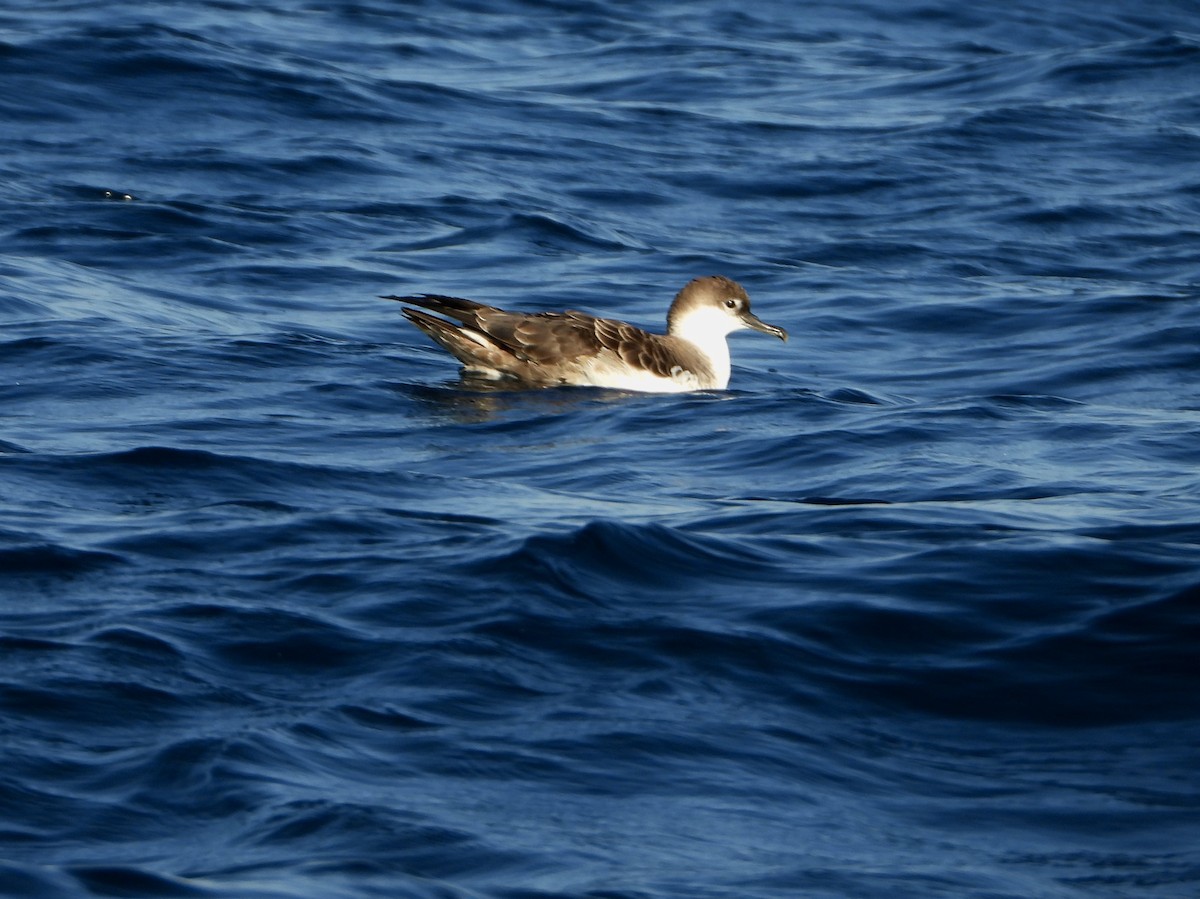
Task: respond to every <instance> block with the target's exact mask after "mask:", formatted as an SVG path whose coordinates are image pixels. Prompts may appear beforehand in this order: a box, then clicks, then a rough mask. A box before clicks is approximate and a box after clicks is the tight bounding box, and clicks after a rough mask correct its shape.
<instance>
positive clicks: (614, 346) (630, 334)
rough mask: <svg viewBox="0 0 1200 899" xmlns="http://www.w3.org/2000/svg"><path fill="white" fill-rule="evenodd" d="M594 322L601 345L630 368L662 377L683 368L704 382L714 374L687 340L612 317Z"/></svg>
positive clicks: (668, 376)
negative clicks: (646, 329)
mask: <svg viewBox="0 0 1200 899" xmlns="http://www.w3.org/2000/svg"><path fill="white" fill-rule="evenodd" d="M592 321H593V322H594V323H595V331H596V338H597V339H598V340H599V341H600V344H601V345H602V346H603V347H604V348H605V349H607V350H611V351H612V352H613V353H615V354H616V355H617V356H618V357H619V358H620V359H621V360H622V361H623V362H626V363H628V364H629V365H632V366H635V367H637V368H644V369H645V370H646V371H649V372H653V373H654V374H656V375H658V376H659V377H662V378H670V377H672V376H674V375H675V374H676V373H677V372H678V370H679V369H680V368H682V369H684V370H685V371H690V372H691V373H692V374H694V375H696V376H697V377H699V378H701V379H704V378H707V377H711V375H712V371H711V369H710V367H709V365H708V363H707V361H706V360H705V359H704V357H703V356H702V355H701V354H700V353H699V352H698V351H697V350H696V349H695V348H694V347H693V346H692V345H691V344H690V343H688V342H686V341H683V340H679V339H678V338H676V337H669V336H666V337H664V336H663V335H661V334H650V333H648V332H646V331H643V330H642V329H641V328H635V327H634V326H633V325H629V324H626V323H625V322H619V321H614V320H612V319H608V318H597V319H593V320H592Z"/></svg>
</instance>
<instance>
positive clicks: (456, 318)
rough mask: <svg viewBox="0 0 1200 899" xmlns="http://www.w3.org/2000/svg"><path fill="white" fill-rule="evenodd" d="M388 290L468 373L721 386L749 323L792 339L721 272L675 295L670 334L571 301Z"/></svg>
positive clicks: (655, 389) (615, 384)
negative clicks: (507, 305) (544, 308)
mask: <svg viewBox="0 0 1200 899" xmlns="http://www.w3.org/2000/svg"><path fill="white" fill-rule="evenodd" d="M383 299H385V300H396V301H398V302H401V303H406V304H409V305H408V306H405V308H404V309H403V310H402V311H403V313H404V315H405V316H407V317H408V319H409V321H411V322H412V323H413V324H414V325H416V326H417V327H418V328H420V329H421V330H422V331H424V332H425V333H426V334H428V335H429V336H430V337H432V338H433V339H434V340H435V341H436V342H437V343H439V344H441V345H442V346H443V347H444V348H445V349H447V350H449V351H450V352H451V353H452V354H453V355H454V356H456V357H457V358H458V360H459V361H460V362H462V364H463V368H464V369H466V370H467V371H468V372H472V373H475V374H479V375H483V376H484V377H488V378H496V379H499V378H505V377H508V378H516V379H517V380H519V381H523V382H525V383H528V384H530V385H536V386H550V385H556V384H575V385H582V386H592V387H612V388H617V389H619V390H640V391H646V392H651V393H676V392H680V391H685V390H723V389H724V388H725V387H726V386H727V385H728V384H729V368H730V365H729V344H728V343H727V342H726V340H725V338H726V336H727V335H729V334H730V333H732V332H734V331H740V330H742V329H744V328H750V329H752V330H755V331H762V332H763V333H764V334H772V335H774V336H775V337H778V338H779V339H780V340H787V331H785V330H784V329H783V328H780V327H777V326H776V325H768V324H767V323H766V322H764V321H762V320H761V319H759V318H758V316H756V315H754V313H752V312H751V311H750V297H748V296H747V295H746V291H745V289H744V288H743V287H742V286H741V285H740V284H738V283H737V282H736V281H731V280H730V279H729V278H726V277H723V276H721V275H712V276H709V277H706V278H696V279H695V280H694V281H690V282H688V284H687V285H685V286H684V288H683V289H682V290H681V291H679V293H678V294H676V296H675V300H674V302H672V303H671V308H670V310H669V311H668V312H667V333H666V334H651V333H650V332H649V331H643V330H642V329H641V328H637V327H634V326H633V325H630V324H627V323H626V322H622V321H615V320H614V319H611V318H595V317H593V316H591V315H586V314H584V313H582V312H575V311H571V310H568V311H566V312H506V311H504V310H503V309H497V308H495V307H493V306H485V305H483V304H482V303H476V302H474V301H473V300H463V299H459V298H457V297H447V296H440V295H437V294H417V295H415V296H407V297H397V296H386V297H383ZM410 306H420V307H421V308H422V309H428V310H429V311H430V312H435V313H437V315H439V316H445V318H438V317H437V316H435V315H430V314H429V313H428V312H422V311H420V309H412V308H409V307H410ZM447 319H452V320H453V321H447Z"/></svg>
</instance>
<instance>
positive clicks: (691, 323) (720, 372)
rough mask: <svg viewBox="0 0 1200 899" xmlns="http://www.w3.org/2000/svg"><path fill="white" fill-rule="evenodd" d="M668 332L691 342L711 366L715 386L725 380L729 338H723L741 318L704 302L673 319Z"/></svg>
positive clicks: (737, 324)
mask: <svg viewBox="0 0 1200 899" xmlns="http://www.w3.org/2000/svg"><path fill="white" fill-rule="evenodd" d="M673 325H674V327H672V328H671V335H672V336H673V337H679V338H681V339H683V340H686V341H687V342H688V343H691V344H694V345H695V346H696V347H697V348H698V349H699V350H700V351H701V352H702V353H704V355H705V356H707V357H708V360H709V364H710V365H711V366H712V371H713V376H714V378H715V379H716V381H717V386H718V389H724V388H725V386H726V385H728V384H729V374H730V363H729V342H728V341H727V340H726V339H725V338H726V336H727V335H728V334H729V332H731V331H737V330H738V329H739V328H741V327H742V325H741V322H739V321H738V320H737V319H735V318H733V317H732V316H729V315H727V314H725V313H724V312H723V311H721V310H720V309H717V308H714V307H712V306H706V307H703V308H700V309H694V310H692V311H691V312H689V313H688V314H687V315H684V316H681V317H679V318H677V319H676V320H675V321H674V322H673Z"/></svg>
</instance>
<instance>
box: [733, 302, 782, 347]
mask: <svg viewBox="0 0 1200 899" xmlns="http://www.w3.org/2000/svg"><path fill="white" fill-rule="evenodd" d="M741 317H742V324H743V325H745V326H746V327H747V328H751V329H753V330H755V331H762V332H763V333H764V334H770V335H771V336H772V337H778V338H779V339H780V340H782V341H785V342H786V341H787V331H785V330H783V328H780V327H778V326H777V325H768V324H767V323H766V322H765V321H763V320H762V319H761V318H759V317H758V316H757V315H755V314H754V313H753V312H751V311H750V310H748V309H747V310H746V311H745V312H743V313H742V316H741Z"/></svg>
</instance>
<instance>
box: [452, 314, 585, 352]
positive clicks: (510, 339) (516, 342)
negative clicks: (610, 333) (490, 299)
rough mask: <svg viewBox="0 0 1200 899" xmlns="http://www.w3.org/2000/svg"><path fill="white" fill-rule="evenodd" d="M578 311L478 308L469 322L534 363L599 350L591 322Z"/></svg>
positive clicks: (511, 350)
mask: <svg viewBox="0 0 1200 899" xmlns="http://www.w3.org/2000/svg"><path fill="white" fill-rule="evenodd" d="M595 321H596V320H595V319H593V318H592V317H591V316H588V315H583V314H581V313H578V312H537V313H521V312H504V311H503V310H500V309H487V310H486V311H480V312H479V314H478V315H476V317H475V321H474V322H473V323H472V324H473V325H474V326H475V327H476V328H478V329H479V330H480V331H482V332H483V333H484V334H486V335H487V336H488V337H490V338H492V340H494V341H496V342H497V343H499V344H500V345H501V346H503V347H504V348H505V349H507V350H508V351H509V352H511V353H512V354H513V355H514V356H516V357H517V358H518V359H522V360H524V361H527V362H532V363H534V364H538V365H543V364H547V363H550V364H554V363H561V362H564V361H573V360H575V359H579V358H580V357H583V356H593V355H595V354H596V353H598V352H600V350H601V344H600V342H599V341H598V340H597V339H596V333H595V329H594V328H593V327H592V324H593V323H594V322H595Z"/></svg>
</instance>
